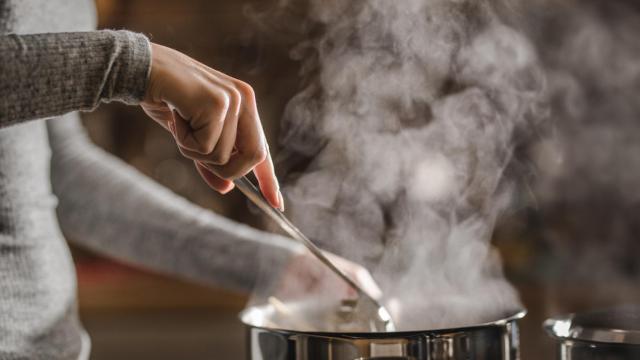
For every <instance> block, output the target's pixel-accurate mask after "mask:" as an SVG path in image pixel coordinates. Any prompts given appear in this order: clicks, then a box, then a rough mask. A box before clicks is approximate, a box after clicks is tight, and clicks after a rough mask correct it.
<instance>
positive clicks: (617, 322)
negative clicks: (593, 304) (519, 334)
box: [544, 306, 640, 360]
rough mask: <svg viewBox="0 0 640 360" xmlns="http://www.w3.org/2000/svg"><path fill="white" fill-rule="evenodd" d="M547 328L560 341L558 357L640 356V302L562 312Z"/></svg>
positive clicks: (604, 359) (605, 359)
mask: <svg viewBox="0 0 640 360" xmlns="http://www.w3.org/2000/svg"><path fill="white" fill-rule="evenodd" d="M544 328H545V330H546V331H547V333H548V334H549V335H551V336H552V337H553V338H554V339H555V340H556V342H557V345H558V346H557V351H556V355H557V359H561V360H626V359H640V307H639V306H625V307H620V308H615V309H607V310H601V311H593V312H588V313H583V314H569V315H564V316H559V317H556V318H552V319H548V320H547V321H545V322H544Z"/></svg>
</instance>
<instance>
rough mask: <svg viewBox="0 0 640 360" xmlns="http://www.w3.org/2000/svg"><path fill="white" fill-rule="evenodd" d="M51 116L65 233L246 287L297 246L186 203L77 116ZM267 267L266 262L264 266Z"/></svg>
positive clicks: (107, 250) (147, 262)
mask: <svg viewBox="0 0 640 360" xmlns="http://www.w3.org/2000/svg"><path fill="white" fill-rule="evenodd" d="M68 117H69V118H68V119H61V120H60V121H50V122H49V124H48V126H49V134H50V138H51V144H52V149H53V159H52V179H53V188H54V192H55V193H56V195H57V196H58V198H59V206H58V216H59V219H60V224H61V226H62V229H63V231H64V232H65V234H66V235H67V237H68V238H69V239H70V240H71V241H74V242H78V243H80V244H81V245H83V246H86V247H89V248H92V249H94V250H97V251H99V252H101V253H104V254H107V255H110V256H113V257H117V258H118V259H121V260H124V261H127V262H130V263H133V264H136V265H139V266H143V267H145V268H149V269H152V270H156V271H160V272H163V273H168V274H173V275H178V276H180V277H183V278H187V279H191V280H195V281H198V282H202V283H208V284H211V285H217V286H223V287H226V288H229V289H235V290H239V291H248V290H250V289H251V287H252V286H253V284H254V283H255V281H256V278H257V276H258V274H259V272H260V269H269V270H270V271H272V272H273V273H274V274H275V273H277V272H278V271H279V269H281V268H282V266H283V265H285V264H286V262H287V260H288V259H289V258H290V257H291V255H293V254H294V253H296V252H297V251H298V250H299V247H298V246H297V245H296V244H295V243H293V242H292V241H290V240H288V239H285V238H282V237H279V236H276V235H272V234H267V233H264V232H261V231H258V230H255V229H252V228H250V227H248V226H244V225H240V224H237V223H234V222H232V221H230V220H227V219H225V218H223V217H221V216H218V215H216V214H214V213H213V212H210V211H208V210H205V209H202V208H200V207H197V206H196V205H193V204H191V203H189V202H188V201H186V200H184V199H183V198H180V197H179V196H177V195H175V194H173V193H172V192H170V191H169V190H167V189H166V188H163V187H162V186H160V185H158V184H157V183H154V182H153V181H151V180H150V179H148V178H146V177H144V176H143V175H142V174H140V173H138V172H137V171H135V170H134V169H133V168H131V167H130V166H128V165H126V164H125V163H123V162H121V161H119V160H118V159H116V158H114V157H113V156H111V155H109V154H107V153H105V152H103V151H101V150H100V149H98V148H97V147H95V146H94V145H93V144H91V143H90V142H89V141H88V139H87V137H86V135H85V134H84V131H83V130H82V129H81V125H80V124H79V122H78V121H77V119H76V118H75V116H74V115H69V116H68ZM263 266H265V267H264V268H263Z"/></svg>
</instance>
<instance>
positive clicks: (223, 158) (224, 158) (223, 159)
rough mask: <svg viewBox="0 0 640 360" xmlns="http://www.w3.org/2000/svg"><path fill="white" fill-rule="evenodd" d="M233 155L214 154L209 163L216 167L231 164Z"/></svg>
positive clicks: (224, 153)
mask: <svg viewBox="0 0 640 360" xmlns="http://www.w3.org/2000/svg"><path fill="white" fill-rule="evenodd" d="M230 158H231V155H229V154H228V153H226V152H217V151H216V152H213V153H212V154H211V156H210V157H209V162H211V163H212V164H216V165H226V164H227V163H229V159H230Z"/></svg>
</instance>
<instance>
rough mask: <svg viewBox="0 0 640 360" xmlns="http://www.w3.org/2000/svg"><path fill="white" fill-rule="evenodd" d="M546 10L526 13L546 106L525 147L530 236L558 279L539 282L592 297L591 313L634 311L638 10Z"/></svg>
mask: <svg viewBox="0 0 640 360" xmlns="http://www.w3.org/2000/svg"><path fill="white" fill-rule="evenodd" d="M555 5H556V6H555V7H554V9H553V11H548V4H547V3H546V2H545V1H536V2H531V3H529V4H528V8H527V12H528V13H529V14H531V17H532V19H535V21H534V22H533V24H532V27H531V29H530V33H531V34H532V35H533V36H532V38H533V39H534V41H535V43H536V45H537V47H538V48H539V49H540V50H539V54H540V59H541V62H542V63H543V65H544V67H545V68H546V69H547V72H548V74H549V75H548V78H549V83H548V88H549V98H550V103H551V104H552V113H551V114H552V116H551V118H550V120H551V121H550V122H549V124H548V126H547V127H546V131H545V132H544V133H543V134H542V136H541V137H540V138H539V139H537V140H536V141H532V142H531V144H530V146H529V147H528V149H529V153H530V155H531V158H532V159H533V161H534V162H535V165H536V168H537V169H538V176H537V178H536V181H535V182H534V183H533V184H534V186H533V192H534V194H535V196H536V198H537V202H538V204H539V222H540V223H541V224H542V229H541V231H539V233H538V234H537V235H534V236H537V237H539V238H540V240H542V241H545V242H546V245H547V246H548V247H549V248H550V252H551V253H552V254H553V259H554V260H555V261H556V264H553V265H555V266H557V267H558V269H559V270H557V271H555V272H553V273H551V272H550V273H549V275H550V276H549V278H548V279H542V280H543V282H544V283H551V284H555V285H559V287H563V285H564V284H571V285H573V286H576V285H577V286H581V287H584V288H589V289H592V290H591V291H590V299H589V300H588V301H589V302H590V303H591V304H592V305H590V306H595V305H593V304H597V306H602V305H603V304H604V305H607V306H609V305H611V304H612V303H616V302H628V301H637V299H638V294H637V291H636V290H635V289H637V284H638V279H639V278H640V268H639V267H638V266H637V264H638V261H637V254H638V249H639V248H638V244H639V243H638V239H637V224H638V215H637V214H638V211H637V204H638V201H639V200H640V197H639V196H638V194H639V192H638V186H639V184H640V172H639V170H638V169H640V122H638V117H639V115H640V103H639V102H638V101H637V99H638V95H639V92H640V86H639V84H640V61H639V59H640V47H639V45H638V44H639V43H638V41H637V34H638V33H640V9H639V8H638V3H637V2H634V1H616V2H606V1H605V2H595V1H586V2H567V3H563V4H562V5H560V4H555ZM557 5H560V6H557ZM541 30H542V31H541ZM532 230H535V229H532ZM529 233H532V232H531V231H530V232H529ZM625 287H626V288H627V289H626V290H625ZM557 293H558V292H557V291H554V292H551V294H553V295H554V296H557V298H556V299H550V300H551V302H557V303H558V302H559V303H560V305H561V302H562V300H564V299H562V298H561V296H563V295H564V296H565V297H566V296H571V295H567V294H560V295H556V294H557ZM565 302H566V301H565ZM585 302H587V301H586V300H584V299H581V301H580V303H585ZM554 306H557V304H554ZM573 306H575V305H573ZM587 306H589V305H587ZM575 310H576V309H569V308H566V307H565V308H564V309H552V311H554V312H556V313H557V312H560V311H575Z"/></svg>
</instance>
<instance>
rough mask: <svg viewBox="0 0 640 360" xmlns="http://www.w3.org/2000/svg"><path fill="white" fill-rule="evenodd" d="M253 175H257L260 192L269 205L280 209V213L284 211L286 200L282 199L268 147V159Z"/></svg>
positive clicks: (255, 169) (254, 170)
mask: <svg viewBox="0 0 640 360" xmlns="http://www.w3.org/2000/svg"><path fill="white" fill-rule="evenodd" d="M253 173H254V174H255V175H256V179H258V184H259V185H260V191H262V194H264V197H265V198H266V199H267V201H269V204H271V206H273V207H275V208H278V209H280V211H284V199H283V198H282V193H281V192H280V185H279V184H278V179H277V178H276V174H275V171H274V169H273V161H272V160H271V155H270V154H269V147H268V146H267V157H266V158H265V159H264V160H263V161H262V162H261V163H260V164H258V165H257V166H256V167H255V168H254V169H253Z"/></svg>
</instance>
